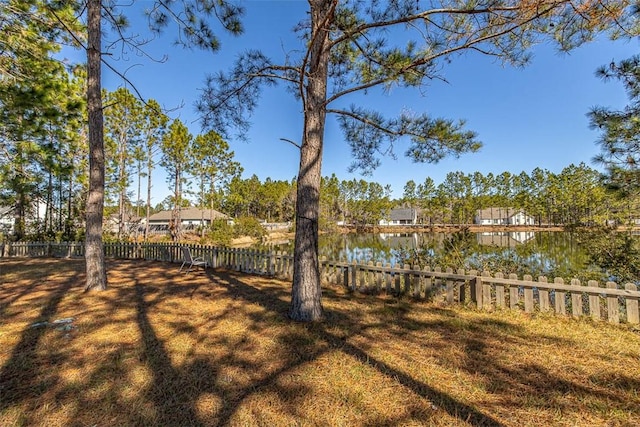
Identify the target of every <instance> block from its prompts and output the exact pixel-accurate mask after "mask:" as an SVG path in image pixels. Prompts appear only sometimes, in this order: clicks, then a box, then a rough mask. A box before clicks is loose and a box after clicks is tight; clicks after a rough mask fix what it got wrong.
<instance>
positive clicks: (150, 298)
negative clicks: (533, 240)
mask: <svg viewBox="0 0 640 427" xmlns="http://www.w3.org/2000/svg"><path fill="white" fill-rule="evenodd" d="M108 271H109V275H108V278H109V289H108V290H107V291H104V292H95V293H83V292H82V286H83V283H84V280H85V275H84V263H83V262H82V261H75V260H74V261H69V260H42V259H37V260H36V259H28V260H24V259H17V260H15V259H12V260H8V261H7V260H2V261H1V263H0V425H2V426H21V425H25V426H26V425H29V426H32V425H41V426H72V425H73V426H75V425H77V426H113V425H118V426H130V425H141V426H142V425H144V426H148V425H163V426H168V425H176V426H177V425H180V426H186V425H194V426H209V425H211V426H213V425H232V426H236V425H237V426H246V425H268V426H274V425H302V426H307V425H308V426H315V425H322V426H327V425H331V426H334V425H335V426H358V425H360V426H365V425H366V426H371V425H403V426H410V425H416V426H417V425H436V426H438V425H440V426H456V425H460V426H462V425H495V426H527V425H535V426H540V425H556V426H564V425H566V426H575V425H592V426H597V425H607V426H627V425H628V426H632V425H634V426H635V425H640V396H639V391H640V337H639V335H638V332H637V331H634V330H633V329H632V328H630V327H625V326H618V327H615V326H611V325H608V324H606V323H593V322H591V321H590V320H586V319H579V320H576V319H567V318H560V317H553V316H540V315H537V316H531V315H525V314H523V313H521V312H509V311H502V312H495V313H487V312H480V311H476V310H471V309H465V308H461V307H454V306H439V305H434V304H426V303H414V302H410V301H407V300H397V299H395V298H392V297H389V296H365V295H358V294H349V293H347V292H345V291H344V290H342V289H340V288H333V287H330V288H325V289H324V290H323V293H324V299H323V305H324V308H325V312H326V320H325V321H324V322H322V323H317V324H298V323H294V322H291V321H289V320H288V319H287V318H286V313H287V309H288V300H289V295H290V284H288V283H286V282H283V281H279V280H275V279H270V278H264V277H255V276H248V275H242V274H239V273H235V272H230V271H224V270H216V271H212V270H208V271H206V272H205V271H202V270H198V271H193V272H191V273H189V274H184V273H179V272H178V267H177V266H176V265H172V264H165V263H155V262H130V261H117V262H115V261H114V262H110V263H109V265H108Z"/></svg>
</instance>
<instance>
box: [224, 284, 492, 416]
mask: <svg viewBox="0 0 640 427" xmlns="http://www.w3.org/2000/svg"><path fill="white" fill-rule="evenodd" d="M218 281H219V282H221V283H222V284H224V285H226V287H227V289H228V292H230V293H232V294H233V295H235V296H236V297H239V298H242V299H244V300H246V301H247V302H250V303H254V304H259V305H260V306H261V307H263V308H264V309H266V310H269V311H275V312H276V313H278V315H280V316H284V315H286V313H287V311H288V308H289V306H288V304H287V302H286V301H283V298H282V297H283V292H282V287H274V288H275V289H277V292H276V293H275V294H274V293H272V292H265V290H263V289H257V288H254V287H253V286H250V285H247V284H246V283H244V282H243V281H242V279H241V276H240V275H236V274H233V273H229V272H225V273H222V272H221V273H220V275H219V277H218ZM323 292H325V297H329V296H330V294H331V292H330V291H327V290H323ZM285 295H286V294H285ZM327 315H328V317H330V321H331V324H333V323H335V322H337V323H342V322H349V323H353V322H355V320H354V319H350V318H347V317H345V316H344V315H343V314H341V313H338V312H328V313H327ZM307 329H308V331H309V332H310V333H311V334H312V335H313V336H314V337H315V338H316V339H318V340H320V341H322V342H324V343H326V344H327V345H328V347H327V349H326V350H323V351H322V352H312V353H309V354H306V355H305V356H306V359H307V360H314V359H317V358H318V357H319V356H320V355H321V354H323V353H325V352H326V351H328V350H329V349H333V350H335V349H337V350H340V351H342V352H343V353H345V354H347V355H349V356H352V357H354V358H355V359H356V360H358V361H359V362H360V363H362V364H363V365H366V366H369V367H371V368H373V369H375V370H377V371H378V372H380V373H381V374H383V375H384V376H386V377H387V378H388V379H390V380H391V381H395V382H397V383H399V384H401V385H403V386H404V387H406V388H408V389H409V390H411V391H412V392H413V393H415V394H416V395H418V396H421V397H423V398H425V399H428V400H429V401H432V402H438V404H439V405H441V407H442V408H443V409H444V410H445V411H447V412H448V413H449V415H451V416H453V417H455V418H458V419H460V420H463V421H465V422H468V423H471V424H472V425H478V426H501V425H502V424H501V423H500V422H499V421H498V420H497V419H495V418H493V417H491V416H490V415H487V414H484V413H482V412H481V411H479V410H477V409H476V408H473V407H472V406H470V405H467V404H465V403H463V402H461V401H459V400H457V399H455V398H453V397H451V396H449V395H448V394H446V393H443V392H441V391H438V390H436V389H434V388H433V387H430V386H428V385H427V384H424V383H422V382H420V381H417V380H415V379H414V378H412V377H410V376H409V375H406V374H405V373H403V372H402V371H399V370H398V369H395V368H394V367H393V366H391V365H389V364H387V363H385V362H383V361H381V360H377V359H376V358H374V357H372V356H371V355H370V354H368V353H367V352H366V351H363V350H362V349H360V348H358V347H357V346H355V345H352V344H349V343H348V342H346V340H347V339H348V338H349V337H344V336H338V335H336V334H334V333H332V332H329V331H328V330H327V324H325V323H313V324H309V325H308V328H307ZM282 342H284V343H287V342H288V343H289V347H290V348H289V349H287V350H286V351H292V352H295V351H296V348H295V347H294V346H295V345H297V344H299V342H300V341H299V340H298V339H287V338H286V337H284V339H283V340H282ZM292 368H293V366H289V367H287V369H292ZM281 373H282V372H277V373H275V374H274V375H272V376H271V377H270V378H266V379H265V380H264V381H263V382H262V384H260V387H262V386H264V385H266V384H268V383H269V382H270V381H272V380H273V379H275V378H277V377H278V375H280V374H281ZM254 391H255V388H254V387H253V386H252V387H251V388H250V389H247V390H245V392H244V393H243V396H242V397H241V399H239V401H238V404H239V403H240V401H241V400H243V399H244V398H246V397H248V396H249V395H250V394H251V393H253V392H254ZM232 415H233V412H232V411H230V412H227V414H226V415H225V416H223V417H222V419H221V421H222V424H223V425H225V424H227V422H228V421H229V420H230V419H231V416H232ZM389 421H391V420H389ZM396 421H397V420H396Z"/></svg>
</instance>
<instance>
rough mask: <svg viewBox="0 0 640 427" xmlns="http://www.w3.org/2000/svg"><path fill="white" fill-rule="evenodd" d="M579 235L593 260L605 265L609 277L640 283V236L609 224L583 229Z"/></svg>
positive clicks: (614, 279)
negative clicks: (594, 228) (639, 237)
mask: <svg viewBox="0 0 640 427" xmlns="http://www.w3.org/2000/svg"><path fill="white" fill-rule="evenodd" d="M576 235H577V238H578V239H579V241H580V243H581V244H582V245H583V246H584V247H585V248H586V249H587V252H588V254H589V258H590V261H591V262H592V263H593V264H594V265H598V266H600V267H601V268H602V270H603V272H604V273H605V274H606V276H607V280H612V281H615V282H617V283H618V284H624V283H627V282H632V283H636V284H639V283H640V239H638V236H633V235H632V234H631V233H630V232H626V231H618V230H615V229H613V228H609V227H600V228H598V229H596V230H593V229H591V230H584V231H579V232H578V233H577V234H576Z"/></svg>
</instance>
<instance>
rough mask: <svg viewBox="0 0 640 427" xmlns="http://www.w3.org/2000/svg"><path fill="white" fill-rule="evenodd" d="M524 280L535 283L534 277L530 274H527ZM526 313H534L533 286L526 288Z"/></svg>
mask: <svg viewBox="0 0 640 427" xmlns="http://www.w3.org/2000/svg"><path fill="white" fill-rule="evenodd" d="M522 279H523V280H524V281H525V282H533V277H532V276H531V275H530V274H525V275H524V276H523V277H522ZM524 312H525V313H533V288H532V287H531V286H525V288H524Z"/></svg>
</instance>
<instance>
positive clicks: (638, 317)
mask: <svg viewBox="0 0 640 427" xmlns="http://www.w3.org/2000/svg"><path fill="white" fill-rule="evenodd" d="M624 288H625V289H626V290H628V291H634V292H635V291H637V290H638V287H637V286H636V285H635V284H633V283H627V284H626V285H624ZM625 303H626V305H627V322H629V323H635V324H637V323H640V313H638V299H637V298H630V297H627V298H626V299H625Z"/></svg>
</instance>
